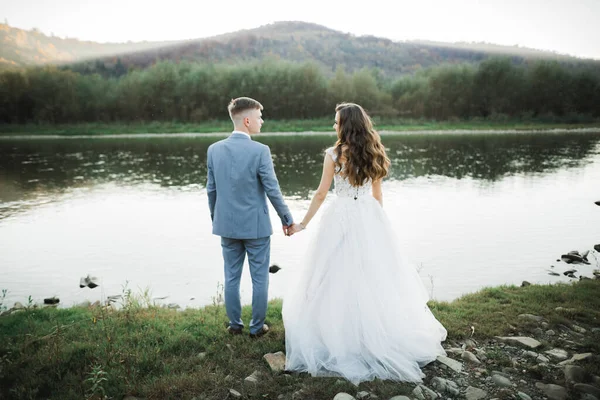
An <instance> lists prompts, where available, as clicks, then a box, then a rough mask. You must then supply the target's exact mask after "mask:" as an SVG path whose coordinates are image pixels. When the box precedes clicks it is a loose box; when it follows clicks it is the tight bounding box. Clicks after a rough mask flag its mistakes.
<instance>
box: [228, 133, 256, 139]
mask: <svg viewBox="0 0 600 400" xmlns="http://www.w3.org/2000/svg"><path fill="white" fill-rule="evenodd" d="M231 133H241V134H242V135H246V136H248V139H252V138H251V137H250V135H248V134H247V133H246V132H242V131H233V132H231Z"/></svg>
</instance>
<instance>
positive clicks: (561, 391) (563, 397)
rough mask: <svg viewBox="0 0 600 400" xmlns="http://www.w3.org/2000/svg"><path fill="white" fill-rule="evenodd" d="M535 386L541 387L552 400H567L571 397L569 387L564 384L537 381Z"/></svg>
mask: <svg viewBox="0 0 600 400" xmlns="http://www.w3.org/2000/svg"><path fill="white" fill-rule="evenodd" d="M535 387H537V388H538V389H540V390H541V391H542V392H543V393H544V395H546V397H548V399H550V400H567V399H568V398H569V393H567V389H565V388H564V387H562V386H559V385H555V384H553V383H548V384H545V383H541V382H537V383H536V384H535Z"/></svg>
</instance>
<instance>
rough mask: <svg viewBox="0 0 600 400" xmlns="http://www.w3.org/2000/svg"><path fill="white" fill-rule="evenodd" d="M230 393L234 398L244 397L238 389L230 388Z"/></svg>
mask: <svg viewBox="0 0 600 400" xmlns="http://www.w3.org/2000/svg"><path fill="white" fill-rule="evenodd" d="M229 394H230V395H231V397H233V398H234V399H241V398H242V394H241V393H240V392H238V391H237V390H235V389H229Z"/></svg>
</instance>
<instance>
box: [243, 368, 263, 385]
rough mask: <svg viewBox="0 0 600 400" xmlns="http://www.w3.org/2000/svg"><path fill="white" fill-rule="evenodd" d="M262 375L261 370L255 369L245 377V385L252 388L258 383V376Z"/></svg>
mask: <svg viewBox="0 0 600 400" xmlns="http://www.w3.org/2000/svg"><path fill="white" fill-rule="evenodd" d="M259 376H260V372H258V371H254V372H253V373H252V374H250V376H247V377H246V378H245V379H244V386H246V387H249V388H252V387H256V385H258V377H259Z"/></svg>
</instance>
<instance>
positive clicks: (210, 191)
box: [206, 147, 217, 221]
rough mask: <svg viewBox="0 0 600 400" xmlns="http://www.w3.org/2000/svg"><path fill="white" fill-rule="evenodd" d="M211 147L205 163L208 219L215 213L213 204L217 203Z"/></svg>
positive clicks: (212, 217)
mask: <svg viewBox="0 0 600 400" xmlns="http://www.w3.org/2000/svg"><path fill="white" fill-rule="evenodd" d="M211 153H212V151H211V148H210V147H209V148H208V152H207V155H206V164H207V167H208V168H207V169H208V176H207V178H206V194H207V195H208V208H209V210H210V219H211V221H212V220H213V219H214V215H215V204H216V203H217V185H216V183H215V174H214V171H213V164H212V157H211Z"/></svg>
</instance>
